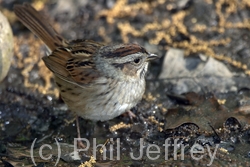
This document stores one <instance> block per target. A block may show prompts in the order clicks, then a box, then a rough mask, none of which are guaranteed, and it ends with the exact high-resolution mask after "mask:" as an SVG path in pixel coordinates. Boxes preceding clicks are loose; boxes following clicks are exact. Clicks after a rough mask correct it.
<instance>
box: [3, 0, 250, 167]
mask: <svg viewBox="0 0 250 167" xmlns="http://www.w3.org/2000/svg"><path fill="white" fill-rule="evenodd" d="M23 2H28V3H31V4H32V5H33V6H34V7H35V8H36V9H37V10H40V11H41V12H42V13H43V14H44V15H45V16H46V17H47V18H48V21H49V22H50V23H51V24H52V25H53V26H54V27H55V29H56V30H57V31H58V32H60V33H61V34H62V35H63V36H64V37H65V38H66V39H77V38H79V39H82V38H84V39H92V40H96V41H99V42H105V43H128V42H132V43H138V44H140V45H142V46H144V47H146V49H147V50H149V51H150V52H153V53H156V54H158V55H160V56H161V59H159V60H155V61H154V62H152V63H151V65H150V67H149V72H148V74H147V77H146V78H147V90H146V92H145V95H144V97H143V99H142V101H141V102H140V103H139V104H138V105H137V106H136V107H134V108H133V109H132V111H133V112H134V113H135V115H136V118H134V119H133V120H130V119H129V117H127V116H126V115H122V116H119V117H117V118H115V119H113V120H110V121H105V122H91V121H88V120H83V119H81V120H80V124H81V125H80V126H81V136H82V138H85V139H86V140H88V141H89V142H90V143H89V148H88V149H86V151H83V150H82V151H80V152H79V154H78V153H77V152H73V151H74V147H73V146H74V138H75V137H76V136H77V133H76V127H75V122H74V121H70V120H72V114H71V113H70V111H68V110H67V106H66V105H65V104H64V103H63V101H62V100H61V99H60V94H59V92H58V90H57V89H56V87H55V84H54V82H53V75H52V73H50V71H49V70H48V69H47V68H46V67H45V65H44V63H43V62H42V60H41V57H43V56H45V54H46V47H45V46H44V44H43V43H42V42H41V41H40V40H39V39H38V38H36V37H35V36H34V35H33V34H32V33H31V32H30V31H29V30H27V29H26V28H25V27H24V26H23V25H22V24H21V23H20V22H18V21H17V19H16V17H15V15H14V13H13V6H14V5H15V4H20V3H23ZM0 3H1V5H0V10H1V12H2V13H3V14H4V15H5V16H6V17H7V18H8V20H9V22H10V24H11V27H12V30H13V34H14V56H13V61H12V65H11V67H10V70H9V73H8V75H7V77H6V78H5V79H4V80H3V81H2V82H1V83H0V127H1V129H0V158H1V162H0V166H1V165H5V166H34V163H35V164H36V165H37V166H54V165H55V164H57V165H58V166H79V165H81V164H82V166H87V165H89V166H94V165H95V166H206V165H210V166H250V126H249V124H250V114H249V111H250V107H249V104H250V86H249V85H250V84H249V83H250V79H249V74H250V71H249V69H250V61H249V60H250V47H249V43H250V10H249V9H250V3H249V1H248V0H239V1H236V0H235V1H234V0H233V1H228V0H218V1H213V0H195V1H192V0H178V1H177V0H176V1H175V0H157V1H151V0H143V1H134V0H118V1H114V0H95V1H91V0H85V1H80V0H73V1H63V0H59V1H52V2H51V1H46V0H41V1H38V0H34V1H32V0H30V1H24V0H23V1H14V0H13V1H9V0H2V1H0ZM171 55H174V58H176V57H177V56H178V57H180V59H178V61H177V62H176V61H171V60H173V58H172V59H170V56H171ZM175 55H176V56H175ZM210 60H211V61H212V64H209V65H210V66H209V68H208V62H211V61H210ZM173 63H176V64H173ZM181 63H183V64H181ZM203 66H204V67H206V68H200V67H203ZM169 67H171V68H169ZM217 67H220V68H217ZM182 68H183V69H182ZM166 69H167V71H166ZM178 69H181V70H178ZM222 69H223V70H222ZM175 70H176V71H175ZM203 70H204V71H203ZM206 70H207V71H206ZM169 71H171V73H170V72H169ZM172 71H173V72H172ZM183 71H185V72H187V73H183ZM168 72H169V74H168V75H167V73H168ZM46 144H47V145H46ZM86 144H87V143H86ZM97 144H104V146H105V147H106V150H105V149H103V148H104V147H102V148H101V147H97V148H96V147H95V146H96V145H97ZM167 144H169V145H172V146H167ZM174 145H175V146H176V147H174ZM184 146H185V148H184ZM50 147H51V148H50ZM52 148H53V149H52ZM58 148H60V149H58ZM95 148H96V149H95ZM182 148H183V149H182ZM39 150H40V154H39ZM58 150H60V151H58ZM140 150H141V151H142V152H140ZM59 153H60V155H59ZM31 154H32V155H31ZM105 154H106V156H105ZM41 155H42V156H43V157H41ZM50 155H51V157H50ZM73 155H75V156H73ZM95 155H96V156H95ZM213 155H214V156H215V157H214V158H213ZM58 157H59V158H58ZM93 157H95V158H93ZM57 160H59V162H58V161H57Z"/></svg>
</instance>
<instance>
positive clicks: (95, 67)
mask: <svg viewBox="0 0 250 167" xmlns="http://www.w3.org/2000/svg"><path fill="white" fill-rule="evenodd" d="M14 11H15V13H16V15H17V17H18V19H19V20H20V21H21V22H22V23H23V24H24V25H25V26H26V27H28V28H29V29H30V30H31V31H32V32H33V33H34V34H36V35H37V36H38V37H39V38H40V39H42V40H43V42H44V43H45V44H46V45H47V46H48V48H49V49H50V50H51V54H50V55H49V56H45V57H43V61H44V63H45V64H46V66H47V67H48V68H49V69H50V70H51V71H52V72H53V73H54V75H55V81H56V84H57V86H58V88H59V90H60V93H61V97H62V99H63V100H64V102H65V103H66V104H67V105H68V107H69V109H70V110H71V111H72V112H74V113H76V114H77V115H78V116H81V117H83V118H86V119H90V120H101V121H105V120H109V119H112V118H114V117H116V116H118V115H120V114H122V113H123V112H125V111H127V110H129V109H130V108H132V107H134V106H135V105H136V104H137V103H138V102H139V101H140V100H141V98H142V95H143V93H144V90H145V73H146V71H147V67H148V61H149V60H152V59H154V58H157V56H156V55H154V54H149V53H148V52H147V51H146V50H145V49H144V48H143V47H141V46H140V45H137V44H118V45H103V44H101V43H97V42H94V41H91V40H73V41H67V40H65V39H64V38H63V37H61V36H60V35H59V34H58V33H57V32H56V31H55V30H54V29H53V28H52V27H51V26H50V25H49V24H48V23H47V21H46V19H45V18H44V17H43V16H41V15H40V13H39V12H37V11H36V10H35V9H34V8H33V7H32V6H31V5H29V4H24V5H16V6H15V7H14Z"/></svg>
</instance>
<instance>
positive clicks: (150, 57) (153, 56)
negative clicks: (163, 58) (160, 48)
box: [147, 53, 160, 61]
mask: <svg viewBox="0 0 250 167" xmlns="http://www.w3.org/2000/svg"><path fill="white" fill-rule="evenodd" d="M158 58H160V56H158V55H156V54H152V53H149V55H148V57H147V61H151V60H155V59H158Z"/></svg>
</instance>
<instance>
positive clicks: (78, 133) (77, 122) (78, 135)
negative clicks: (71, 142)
mask: <svg viewBox="0 0 250 167" xmlns="http://www.w3.org/2000/svg"><path fill="white" fill-rule="evenodd" d="M76 129H77V137H78V138H79V139H81V133H80V125H79V118H78V116H76ZM77 146H78V147H79V148H86V146H85V145H84V144H83V142H82V141H81V140H77Z"/></svg>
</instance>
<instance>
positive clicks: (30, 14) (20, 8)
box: [14, 3, 66, 51]
mask: <svg viewBox="0 0 250 167" xmlns="http://www.w3.org/2000/svg"><path fill="white" fill-rule="evenodd" d="M14 12H15V14H16V16H17V18H18V19H19V20H20V21H21V22H22V23H23V24H24V25H25V26H26V27H27V28H28V29H29V30H30V31H32V32H33V33H34V34H35V35H37V36H38V37H39V38H40V39H41V40H42V41H43V42H44V43H45V44H46V45H47V46H48V48H49V49H50V50H51V51H53V50H54V49H56V48H57V47H60V46H65V43H66V41H65V40H64V39H63V37H61V36H60V35H59V34H58V33H57V32H56V31H55V30H54V28H53V27H52V26H51V25H50V24H49V23H48V20H46V19H45V18H44V17H43V16H42V15H41V14H40V13H39V12H38V11H37V10H36V9H34V8H33V7H32V6H31V5H30V4H27V3H24V4H23V5H15V6H14Z"/></svg>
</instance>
